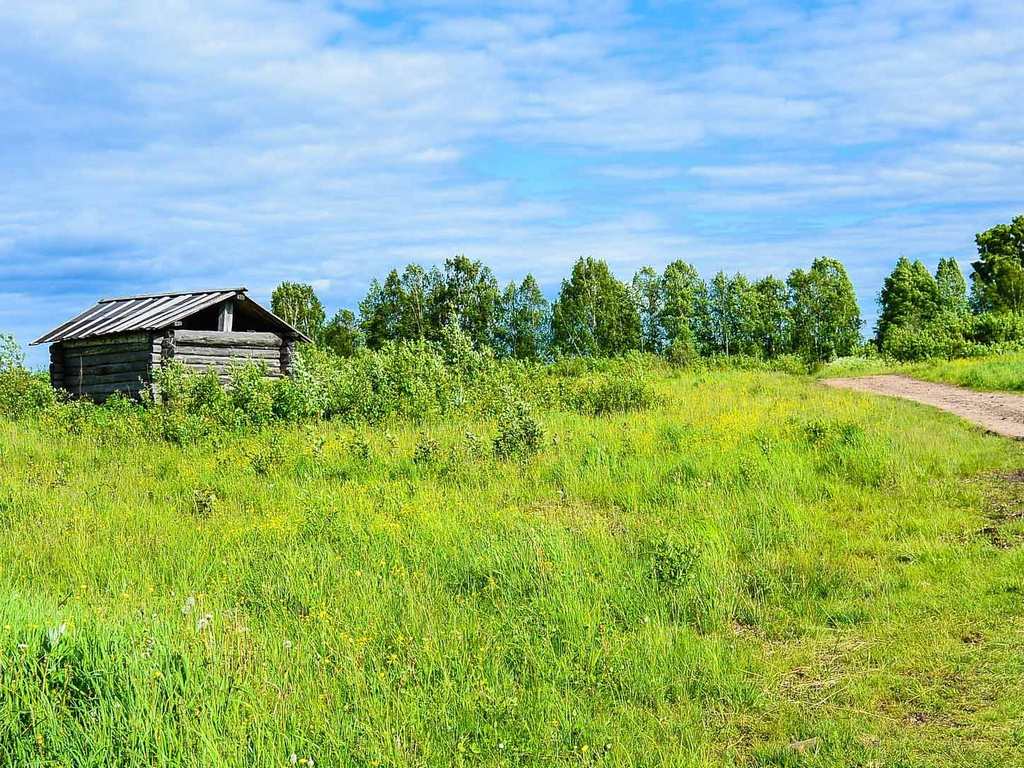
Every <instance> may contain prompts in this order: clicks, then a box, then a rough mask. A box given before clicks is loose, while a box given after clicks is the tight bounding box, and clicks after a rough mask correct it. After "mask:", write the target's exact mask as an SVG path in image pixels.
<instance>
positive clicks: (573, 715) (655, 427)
mask: <svg viewBox="0 0 1024 768" xmlns="http://www.w3.org/2000/svg"><path fill="white" fill-rule="evenodd" d="M656 387H657V390H658V393H659V395H660V396H661V400H662V405H659V406H657V407H655V408H653V409H649V410H645V411H642V412H639V413H633V414H629V415H619V416H607V417H602V418H590V417H585V416H579V415H571V414H567V413H561V412H549V413H543V414H541V415H540V418H541V421H542V424H543V426H544V429H545V442H544V448H543V450H542V451H541V453H540V454H539V455H538V456H536V457H533V458H531V459H529V460H526V461H499V460H497V459H495V458H494V457H493V456H492V455H491V452H490V450H489V445H490V439H491V437H492V436H493V434H494V430H495V426H494V424H493V423H491V422H486V421H484V422H477V423H461V422H458V421H455V422H452V423H442V424H435V425H427V426H418V427H417V426H412V425H409V424H401V423H395V424H391V425H390V426H386V427H385V426H381V427H375V428H370V427H366V428H351V427H346V426H343V425H340V424H323V425H309V426H303V427H283V426H282V427H275V428H273V429H270V430H267V431H264V432H262V433H259V434H255V435H249V436H244V437H236V436H235V435H234V434H230V433H228V434H226V435H225V436H223V437H221V438H219V439H214V440H208V441H204V442H202V443H200V444H199V445H195V446H191V447H185V448H182V447H177V446H174V445H171V444H167V443H163V442H160V441H156V440H151V439H150V438H148V437H147V436H145V435H138V434H134V433H132V432H130V431H117V430H111V431H109V432H106V433H102V434H94V433H86V434H82V435H74V434H68V433H67V431H66V430H61V429H59V428H58V427H56V426H54V425H52V424H49V423H47V422H45V421H42V422H41V421H39V420H37V419H28V420H23V421H19V422H10V421H2V420H0V465H2V467H3V471H2V473H0V579H2V590H3V594H4V595H5V596H6V599H5V600H4V601H2V602H0V764H3V765H11V766H139V765H174V766H213V765H223V766H287V765H291V764H292V763H293V761H294V763H295V764H303V765H312V764H315V765H318V766H335V765H338V766H348V765H351V766H384V765H386V766H421V765H423V766H447V765H456V766H457V765H467V766H468V765H487V766H523V765H531V766H592V765H624V766H687V765H699V766H719V765H781V766H797V765H800V766H803V765H807V766H815V765H817V766H826V765H828V766H840V765H841V766H935V765H962V766H1007V765H1020V764H1024V714H1022V713H1024V652H1022V651H1021V648H1024V548H1022V547H1021V546H1020V545H1021V544H1022V543H1024V523H1022V518H1021V516H1020V515H1021V513H1020V510H1021V508H1022V507H1024V482H1022V481H1021V480H1020V478H1019V476H1017V475H1015V474H1012V473H1013V472H1015V471H1016V470H1018V469H1019V468H1020V467H1021V466H1022V464H1024V461H1022V459H1024V457H1022V455H1021V448H1020V447H1019V446H1018V445H1017V444H1015V443H1012V442H1010V441H1007V440H1003V439H1001V438H996V437H992V436H986V435H984V434H982V433H981V432H980V431H977V430H975V429H972V428H971V427H969V426H967V425H965V424H964V423H962V422H960V421H958V420H957V419H955V418H954V417H951V416H948V415H945V414H941V413H938V412H934V411H931V410H928V409H926V408H923V407H919V406H915V405H912V404H908V403H903V402H897V401H893V400H888V399H876V398H871V397H869V396H866V395H858V394H854V393H849V392H838V391H832V390H827V389H825V388H824V387H822V386H820V385H819V384H817V383H816V382H815V381H813V380H812V379H810V378H809V377H796V376H788V375H784V374H771V373H753V372H727V371H722V372H715V373H711V374H702V375H694V374H680V375H678V376H672V375H663V376H661V377H660V378H659V379H658V381H657V382H656Z"/></svg>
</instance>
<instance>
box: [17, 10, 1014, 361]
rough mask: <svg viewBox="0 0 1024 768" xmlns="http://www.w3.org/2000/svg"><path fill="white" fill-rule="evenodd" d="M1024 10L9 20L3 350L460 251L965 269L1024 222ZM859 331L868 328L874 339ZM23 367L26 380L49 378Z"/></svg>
mask: <svg viewBox="0 0 1024 768" xmlns="http://www.w3.org/2000/svg"><path fill="white" fill-rule="evenodd" d="M1022 28H1024V4H1019V3H1005V2H988V0H980V1H979V2H970V3H964V2H946V0H907V1H906V2H893V1H892V0H890V1H889V2H882V1H880V0H864V1H850V2H813V3H786V2H766V1H758V0H755V1H754V2H749V3H747V2H728V1H727V2H718V3H699V2H697V3H676V2H658V1H657V0H650V1H649V2H642V3H627V2H617V1H616V0H606V1H604V2H602V1H601V0H591V1H590V2H574V1H573V0H553V1H551V2H530V0H527V1H526V2H518V3H502V2H498V3H490V4H487V3H482V2H462V1H460V0H435V1H433V2H430V1H424V2H416V1H415V0H410V1H409V2H397V3H378V2H374V0H355V1H354V2H343V1H341V2H326V1H318V0H288V1H285V0H204V1H203V2H198V1H196V2H185V1H184V0H166V1H165V2H160V3H157V2H152V1H151V2H131V1H130V0H128V1H123V0H66V1H65V2H49V1H48V0H5V2H4V3H2V4H0V173H2V176H0V178H2V179H3V184H2V186H0V330H5V331H8V332H13V333H15V334H16V336H17V338H18V339H19V340H20V341H22V342H23V343H26V342H28V341H30V340H31V339H32V338H34V337H35V336H37V335H38V334H39V333H41V332H42V331H44V330H46V329H47V328H48V327H50V326H52V325H54V324H56V323H57V322H58V321H60V320H62V319H64V317H65V316H66V315H69V314H71V313H73V312H75V311H78V310H79V309H81V308H82V307H84V306H86V305H88V304H90V303H91V302H92V301H93V300H94V299H95V298H97V297H100V296H110V295H119V294H123V293H132V292H148V291H155V290H160V289H165V288H166V289H173V288H195V287H210V286H212V287H221V286H235V285H239V284H244V285H246V286H248V287H249V288H250V290H251V291H252V293H253V294H254V295H255V296H256V297H257V298H263V299H265V298H266V297H267V296H269V293H270V291H271V290H272V288H273V286H274V285H276V284H277V283H278V282H279V281H281V280H285V279H291V280H302V281H309V282H312V283H314V285H316V286H317V288H318V290H319V291H320V293H321V295H322V296H323V298H324V299H325V303H327V305H328V306H329V307H330V308H332V309H333V308H334V307H338V306H353V305H354V304H355V302H356V301H358V299H359V297H361V296H362V295H363V293H364V292H365V289H366V286H367V283H368V282H369V280H370V279H371V278H372V277H374V276H380V275H383V274H384V273H385V272H386V271H387V270H388V269H389V268H391V267H392V266H396V265H401V264H404V263H407V262H409V261H419V262H421V263H424V264H429V263H436V262H440V261H442V260H443V259H445V258H446V257H448V256H451V255H453V254H456V253H463V252H464V253H466V254H467V255H469V256H471V257H473V258H479V259H483V260H484V261H486V262H488V263H489V264H491V265H492V267H493V268H494V270H495V272H496V273H497V274H498V276H499V278H501V279H502V280H506V279H510V278H518V277H521V276H522V275H523V274H524V273H525V272H527V271H530V272H533V273H534V274H535V275H536V276H537V277H538V279H539V280H540V281H541V283H542V285H543V286H544V287H545V289H546V290H547V291H548V292H549V293H550V294H552V295H553V294H554V292H555V291H556V290H557V285H558V281H559V279H560V278H561V277H562V276H563V275H564V274H565V273H566V272H567V271H568V269H569V268H570V266H571V264H572V262H573V261H574V260H575V259H576V258H578V257H579V256H581V255H592V256H597V257H601V258H604V259H607V260H608V261H609V263H610V264H611V265H612V267H613V269H614V270H615V271H616V272H617V274H619V275H620V276H621V277H622V278H629V277H630V276H631V275H632V273H633V272H634V271H635V270H636V269H637V268H638V267H639V266H641V265H643V264H648V263H649V264H653V265H655V266H661V265H663V264H665V263H667V262H668V261H670V260H672V259H675V258H683V259H686V260H688V261H691V262H692V263H694V264H695V265H696V266H697V267H698V269H699V270H700V271H701V272H702V273H703V274H705V275H711V274H713V273H714V272H715V271H717V270H719V269H726V270H729V271H742V272H745V273H747V274H750V275H752V276H759V275H763V274H766V273H769V272H771V273H775V274H777V275H780V276H784V275H785V273H787V272H788V271H789V270H790V269H792V268H793V267H796V266H804V265H806V264H808V263H809V262H810V261H811V259H813V258H814V257H815V256H820V255H830V256H835V257H837V258H840V259H842V260H843V261H844V262H845V263H846V264H847V267H848V269H849V270H850V273H851V276H852V277H853V280H854V283H855V285H856V286H857V289H858V293H859V295H860V298H861V301H862V306H863V308H864V310H865V314H866V315H867V316H868V317H869V318H870V317H872V316H873V314H874V311H875V308H874V298H875V295H876V294H877V291H878V288H879V285H880V282H881V280H882V278H883V277H884V275H885V273H886V272H887V271H888V270H889V269H890V268H891V266H892V264H893V262H894V261H895V259H896V258H897V257H898V256H899V255H900V254H905V255H908V256H911V257H919V258H922V259H923V260H925V261H926V262H927V263H928V264H930V265H934V263H935V262H936V261H937V260H938V258H939V257H940V256H945V255H953V256H955V257H956V258H958V259H959V260H960V261H961V264H962V265H963V266H964V267H967V262H968V261H969V260H970V258H971V256H972V253H973V236H974V233H975V232H977V231H980V230H981V229H984V228H987V227H989V226H991V225H993V224H996V223H999V222H1003V221H1008V220H1009V219H1010V218H1011V217H1012V216H1013V215H1015V214H1019V213H1022V212H1024V201H1022V192H1024V182H1022V179H1024V173H1022V172H1024V107H1022V97H1024V36H1022V35H1021V34H1020V30H1021V29H1022ZM866 330H868V329H867V328H866ZM39 355H40V353H39V352H37V353H36V354H35V355H34V356H33V360H35V361H37V362H38V361H39V360H41V359H42V358H41V357H40V356H39Z"/></svg>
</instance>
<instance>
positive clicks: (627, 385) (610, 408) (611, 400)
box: [563, 374, 655, 416]
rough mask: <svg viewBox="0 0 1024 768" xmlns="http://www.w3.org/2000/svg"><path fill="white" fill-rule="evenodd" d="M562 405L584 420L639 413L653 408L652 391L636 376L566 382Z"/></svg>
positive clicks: (597, 377)
mask: <svg viewBox="0 0 1024 768" xmlns="http://www.w3.org/2000/svg"><path fill="white" fill-rule="evenodd" d="M563 401H564V403H565V405H566V406H567V407H568V408H570V409H571V410H574V411H576V412H577V413H580V414H583V415H585V416H604V415H607V414H611V413H627V412H629V411H640V410H644V409H646V408H650V407H651V406H653V405H654V402H655V397H654V391H653V390H652V389H651V387H650V385H649V384H648V383H647V382H646V381H645V380H644V379H643V378H642V377H641V376H640V375H638V374H634V375H632V376H629V375H623V376H616V375H609V374H605V375H601V376H596V377H587V378H582V379H577V380H576V381H574V382H569V383H568V384H567V385H566V387H565V389H564V392H563Z"/></svg>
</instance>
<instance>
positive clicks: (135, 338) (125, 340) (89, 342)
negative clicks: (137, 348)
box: [61, 333, 149, 349]
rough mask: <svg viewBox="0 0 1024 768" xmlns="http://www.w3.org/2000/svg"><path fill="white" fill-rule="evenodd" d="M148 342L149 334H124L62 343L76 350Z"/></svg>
mask: <svg viewBox="0 0 1024 768" xmlns="http://www.w3.org/2000/svg"><path fill="white" fill-rule="evenodd" d="M148 342H149V334H147V333H124V334H113V335H109V336H93V337H90V338H88V339H67V340H65V341H62V342H61V344H63V345H64V347H65V348H66V349H76V348H78V347H96V346H103V345H106V344H115V345H120V344H146V343H148Z"/></svg>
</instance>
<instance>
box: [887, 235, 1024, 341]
mask: <svg viewBox="0 0 1024 768" xmlns="http://www.w3.org/2000/svg"><path fill="white" fill-rule="evenodd" d="M975 243H976V245H977V249H978V258H977V260H975V261H974V262H972V264H971V267H972V271H971V289H970V293H969V294H968V290H967V281H966V280H965V279H964V276H963V273H962V272H961V271H960V267H959V265H958V264H957V262H956V261H955V260H954V259H951V258H945V259H940V260H939V264H938V269H937V270H936V271H935V274H934V275H932V274H931V273H930V272H929V271H928V268H927V267H926V266H925V265H924V264H923V263H921V261H919V260H915V261H911V260H910V259H908V258H906V257H900V258H899V259H898V260H897V262H896V266H895V267H894V268H893V271H892V272H891V273H890V274H889V276H888V277H886V278H885V282H884V283H883V285H882V290H881V293H880V294H879V298H878V303H879V315H878V322H877V324H876V325H875V337H874V342H875V344H876V345H877V347H878V349H879V350H880V351H882V352H883V353H885V354H887V355H889V356H890V357H895V358H897V359H901V360H918V359H923V358H928V357H949V358H952V357H963V356H968V355H971V354H978V353H981V352H984V351H985V350H986V349H987V348H989V347H991V346H992V345H994V344H1007V343H1010V344H1019V343H1020V342H1022V341H1024V216H1017V217H1016V218H1014V219H1013V220H1012V221H1011V222H1010V223H1009V224H998V225H996V226H994V227H992V228H991V229H988V230H986V231H984V232H982V233H980V234H978V235H976V236H975Z"/></svg>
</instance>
